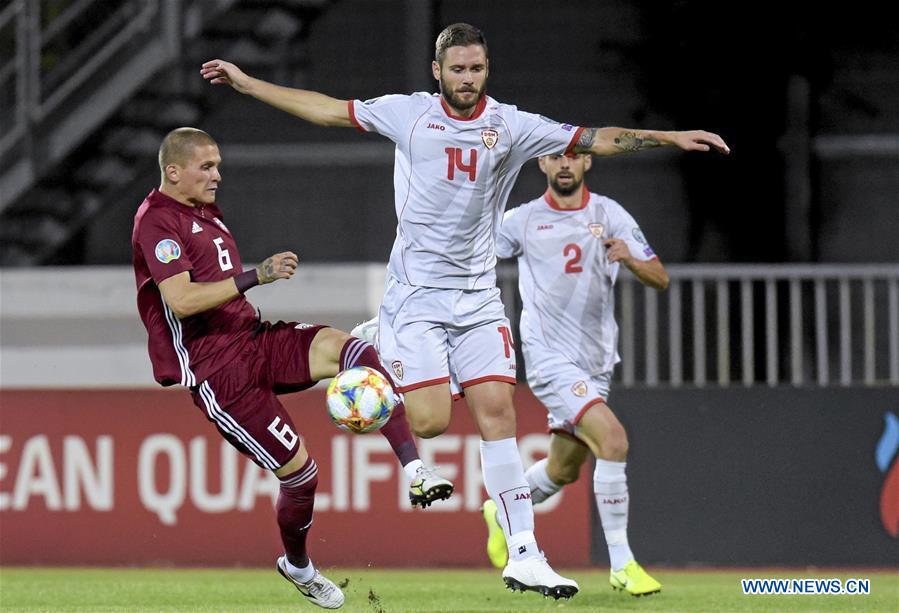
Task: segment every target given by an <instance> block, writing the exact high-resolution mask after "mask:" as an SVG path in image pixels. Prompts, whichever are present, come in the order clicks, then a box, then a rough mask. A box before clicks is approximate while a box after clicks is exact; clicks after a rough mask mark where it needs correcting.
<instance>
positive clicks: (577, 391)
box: [571, 381, 587, 398]
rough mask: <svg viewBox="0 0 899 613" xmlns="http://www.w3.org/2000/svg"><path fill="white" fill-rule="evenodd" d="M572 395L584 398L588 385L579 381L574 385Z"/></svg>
mask: <svg viewBox="0 0 899 613" xmlns="http://www.w3.org/2000/svg"><path fill="white" fill-rule="evenodd" d="M571 393H572V394H574V395H575V396H577V397H578V398H583V397H584V396H586V395H587V384H586V383H584V382H583V381H578V382H577V383H575V384H574V385H572V386H571Z"/></svg>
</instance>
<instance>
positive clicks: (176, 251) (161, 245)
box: [156, 238, 181, 264]
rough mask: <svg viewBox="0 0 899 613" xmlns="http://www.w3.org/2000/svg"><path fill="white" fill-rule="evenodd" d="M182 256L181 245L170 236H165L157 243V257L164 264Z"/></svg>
mask: <svg viewBox="0 0 899 613" xmlns="http://www.w3.org/2000/svg"><path fill="white" fill-rule="evenodd" d="M180 257H181V247H180V246H179V245H178V243H176V242H175V241H173V240H172V239H170V238H164V239H162V240H161V241H159V242H158V243H156V259H157V260H159V261H160V262H162V263H163V264H168V263H169V262H174V261H175V260H177V259H178V258H180Z"/></svg>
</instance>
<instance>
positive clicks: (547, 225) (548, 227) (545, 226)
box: [537, 223, 553, 230]
mask: <svg viewBox="0 0 899 613" xmlns="http://www.w3.org/2000/svg"><path fill="white" fill-rule="evenodd" d="M537 229H538V230H552V229H553V225H552V224H551V223H542V224H540V225H538V226H537Z"/></svg>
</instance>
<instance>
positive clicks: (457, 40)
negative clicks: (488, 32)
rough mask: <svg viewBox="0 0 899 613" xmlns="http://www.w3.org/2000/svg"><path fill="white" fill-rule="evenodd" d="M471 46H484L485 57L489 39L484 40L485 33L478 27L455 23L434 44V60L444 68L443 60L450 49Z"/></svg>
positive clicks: (444, 30)
mask: <svg viewBox="0 0 899 613" xmlns="http://www.w3.org/2000/svg"><path fill="white" fill-rule="evenodd" d="M469 45H480V46H482V47H483V48H484V55H485V56H486V55H487V39H486V38H484V33H483V32H481V31H480V30H478V29H477V28H476V27H474V26H472V25H469V24H467V23H454V24H452V25H450V26H446V27H445V28H444V29H443V32H441V33H440V35H439V36H438V37H437V42H436V43H435V44H434V59H435V60H437V63H438V64H440V65H441V66H443V58H444V56H445V55H446V50H447V49H449V48H450V47H467V46H469Z"/></svg>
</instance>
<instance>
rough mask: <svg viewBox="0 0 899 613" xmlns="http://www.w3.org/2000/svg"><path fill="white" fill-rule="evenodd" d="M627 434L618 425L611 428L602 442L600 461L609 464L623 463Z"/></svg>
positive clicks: (625, 455) (625, 454) (626, 446)
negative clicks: (607, 461)
mask: <svg viewBox="0 0 899 613" xmlns="http://www.w3.org/2000/svg"><path fill="white" fill-rule="evenodd" d="M627 451H628V442H627V432H625V430H624V427H623V426H622V425H621V424H618V426H617V427H615V428H612V429H611V430H610V431H609V432H608V434H607V435H606V436H605V437H604V440H603V441H602V459H603V460H609V461H610V462H623V461H624V460H625V459H626V458H627Z"/></svg>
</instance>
